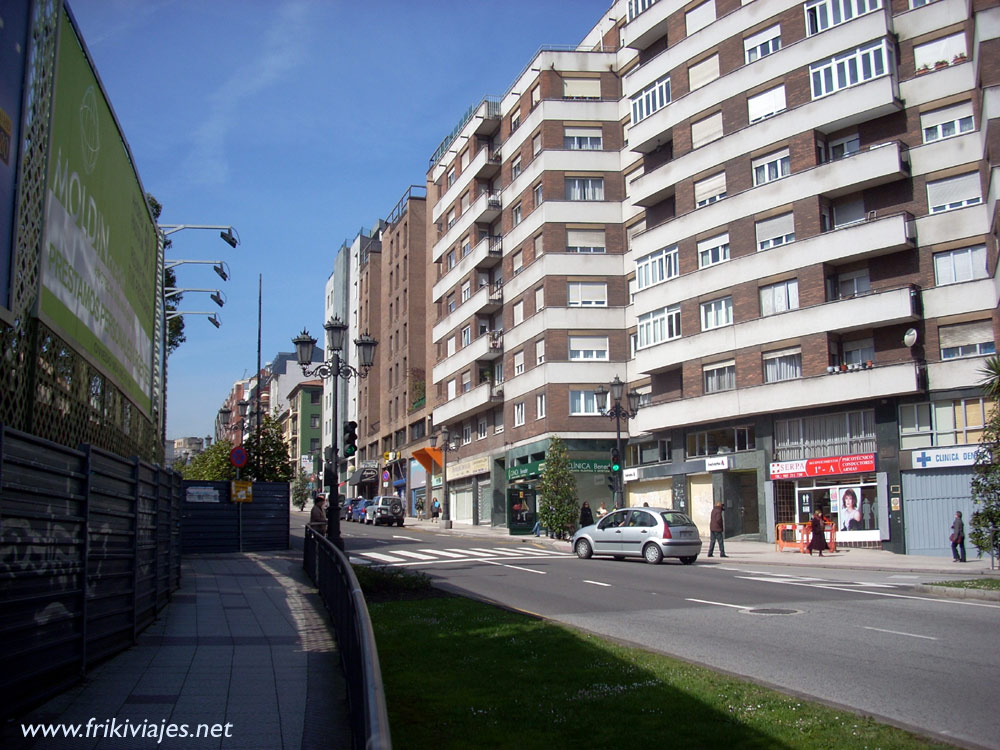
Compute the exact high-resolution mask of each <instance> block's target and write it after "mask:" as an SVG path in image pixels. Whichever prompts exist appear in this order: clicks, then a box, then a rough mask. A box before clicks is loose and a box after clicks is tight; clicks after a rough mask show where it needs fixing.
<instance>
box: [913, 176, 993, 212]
mask: <svg viewBox="0 0 1000 750" xmlns="http://www.w3.org/2000/svg"><path fill="white" fill-rule="evenodd" d="M982 201H983V199H982V192H981V188H980V183H979V172H969V173H968V174H962V175H958V176H957V177H949V178H947V179H944V180H935V181H933V182H928V183H927V206H928V207H929V208H930V212H931V213H932V214H936V213H941V212H943V211H953V210H955V209H957V208H965V207H966V206H974V205H976V204H977V203H982Z"/></svg>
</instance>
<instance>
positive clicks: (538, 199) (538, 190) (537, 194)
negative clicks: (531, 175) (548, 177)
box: [531, 182, 542, 208]
mask: <svg viewBox="0 0 1000 750" xmlns="http://www.w3.org/2000/svg"><path fill="white" fill-rule="evenodd" d="M531 199H532V200H533V201H534V203H535V208H538V207H539V206H540V205H541V204H542V183H540V182H539V183H538V184H537V185H535V187H534V188H533V189H532V191H531Z"/></svg>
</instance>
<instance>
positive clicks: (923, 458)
mask: <svg viewBox="0 0 1000 750" xmlns="http://www.w3.org/2000/svg"><path fill="white" fill-rule="evenodd" d="M931 461H932V459H931V455H930V454H929V453H928V452H927V451H920V453H917V454H915V455H914V456H913V463H915V464H920V468H921V469H926V468H927V464H929V463H930V462H931Z"/></svg>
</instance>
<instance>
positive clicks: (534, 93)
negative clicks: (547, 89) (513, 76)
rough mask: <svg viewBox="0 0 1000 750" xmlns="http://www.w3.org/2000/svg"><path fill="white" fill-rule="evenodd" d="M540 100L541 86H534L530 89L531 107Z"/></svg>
mask: <svg viewBox="0 0 1000 750" xmlns="http://www.w3.org/2000/svg"><path fill="white" fill-rule="evenodd" d="M541 100H542V87H541V86H535V88H533V89H532V90H531V108H532V109H534V108H535V107H536V106H537V105H538V102H540V101H541Z"/></svg>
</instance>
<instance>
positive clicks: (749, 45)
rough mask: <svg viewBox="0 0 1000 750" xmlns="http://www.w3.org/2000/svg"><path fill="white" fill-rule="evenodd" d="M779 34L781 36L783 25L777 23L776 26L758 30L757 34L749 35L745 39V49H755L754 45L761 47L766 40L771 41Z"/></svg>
mask: <svg viewBox="0 0 1000 750" xmlns="http://www.w3.org/2000/svg"><path fill="white" fill-rule="evenodd" d="M779 36H781V26H780V25H777V24H776V25H774V26H771V27H770V28H767V29H764V30H763V31H758V32H757V33H756V34H754V35H752V36H748V37H747V38H746V39H744V40H743V49H744V50H749V49H753V48H754V47H759V46H760V45H762V44H763V43H764V42H769V41H771V40H772V39H774V38H775V37H779Z"/></svg>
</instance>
